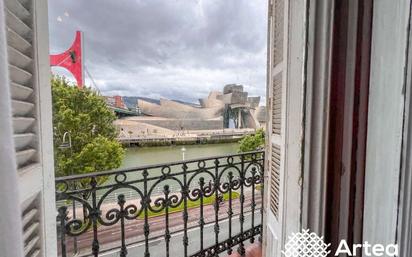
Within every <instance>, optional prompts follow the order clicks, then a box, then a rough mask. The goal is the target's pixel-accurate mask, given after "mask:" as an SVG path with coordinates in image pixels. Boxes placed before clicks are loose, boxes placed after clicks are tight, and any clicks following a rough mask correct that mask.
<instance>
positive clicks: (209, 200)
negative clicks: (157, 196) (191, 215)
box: [138, 192, 240, 219]
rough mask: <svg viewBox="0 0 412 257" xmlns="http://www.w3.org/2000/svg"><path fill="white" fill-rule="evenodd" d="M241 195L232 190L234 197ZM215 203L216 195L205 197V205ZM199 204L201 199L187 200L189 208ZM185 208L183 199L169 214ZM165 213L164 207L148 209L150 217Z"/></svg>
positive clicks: (225, 197)
mask: <svg viewBox="0 0 412 257" xmlns="http://www.w3.org/2000/svg"><path fill="white" fill-rule="evenodd" d="M239 196H240V194H239V193H237V192H232V199H238V198H239ZM223 199H224V200H225V201H227V200H229V193H224V194H223ZM213 203H215V195H213V196H209V197H204V198H203V205H210V204H213ZM199 206H200V199H199V200H196V201H192V200H189V199H188V200H187V209H193V208H196V207H199ZM183 209H184V203H183V201H182V202H181V203H180V204H179V205H178V206H176V207H174V208H169V214H171V213H175V212H181V211H182V210H183ZM165 213H166V212H165V209H163V210H162V211H160V212H152V211H150V210H148V213H147V215H148V217H149V218H150V217H158V216H162V215H165ZM138 218H139V219H142V218H144V213H143V212H142V213H141V214H140V215H139V216H138Z"/></svg>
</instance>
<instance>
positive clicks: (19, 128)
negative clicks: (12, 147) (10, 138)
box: [13, 117, 36, 134]
mask: <svg viewBox="0 0 412 257" xmlns="http://www.w3.org/2000/svg"><path fill="white" fill-rule="evenodd" d="M35 121H36V119H35V118H29V117H15V118H13V129H14V133H15V134H22V133H25V132H27V131H30V130H31V128H32V127H33V126H34V124H35Z"/></svg>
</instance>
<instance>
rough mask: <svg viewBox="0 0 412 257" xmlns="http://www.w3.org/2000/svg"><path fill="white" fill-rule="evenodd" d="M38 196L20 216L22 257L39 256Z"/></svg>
mask: <svg viewBox="0 0 412 257" xmlns="http://www.w3.org/2000/svg"><path fill="white" fill-rule="evenodd" d="M39 207H40V206H39V195H37V196H36V197H34V198H33V200H31V202H30V203H29V204H28V205H27V207H24V210H23V214H22V223H23V241H24V256H25V257H29V256H39V253H40V247H41V245H40V231H41V224H40V221H39V220H40V218H39V212H38V209H39Z"/></svg>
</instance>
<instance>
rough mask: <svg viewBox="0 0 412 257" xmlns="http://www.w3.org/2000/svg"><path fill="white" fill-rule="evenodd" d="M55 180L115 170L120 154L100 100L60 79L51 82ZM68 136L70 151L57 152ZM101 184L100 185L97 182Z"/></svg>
mask: <svg viewBox="0 0 412 257" xmlns="http://www.w3.org/2000/svg"><path fill="white" fill-rule="evenodd" d="M52 97H53V126H54V140H53V141H54V154H55V167H56V169H55V170H56V176H67V175H72V174H85V173H90V172H97V171H103V170H110V169H114V168H118V167H119V166H120V165H121V162H122V160H123V156H124V150H123V148H122V146H121V144H120V143H119V142H117V141H116V139H115V137H116V135H117V131H116V127H115V126H114V125H113V121H114V120H115V119H116V116H115V115H114V113H113V111H111V110H110V109H109V108H108V107H107V106H106V103H105V101H104V99H103V98H102V97H101V96H99V95H98V94H96V92H94V91H93V90H91V89H89V88H83V89H79V88H77V87H76V86H72V85H70V84H69V83H68V82H67V81H66V80H65V79H64V78H62V77H53V79H52ZM65 132H69V133H70V136H71V143H72V147H71V148H61V147H60V146H61V145H62V143H67V142H68V136H67V137H66V140H65V141H66V142H63V135H64V133H65ZM100 182H102V181H100Z"/></svg>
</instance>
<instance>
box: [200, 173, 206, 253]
mask: <svg viewBox="0 0 412 257" xmlns="http://www.w3.org/2000/svg"><path fill="white" fill-rule="evenodd" d="M199 186H200V219H199V226H200V252H201V256H204V253H203V227H204V225H205V220H204V218H203V193H204V190H205V189H204V186H205V179H204V178H203V177H201V178H200V179H199Z"/></svg>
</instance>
